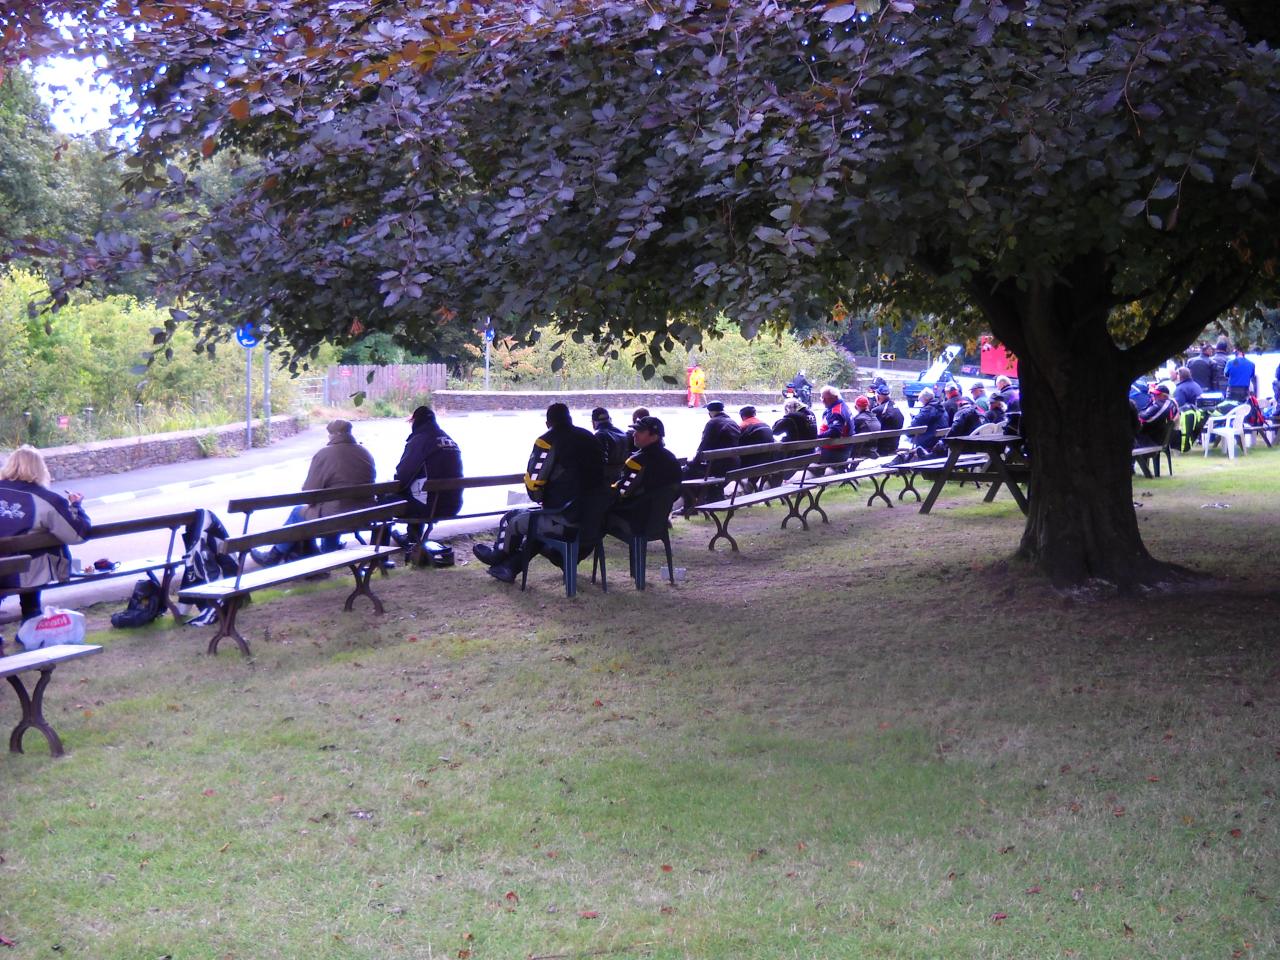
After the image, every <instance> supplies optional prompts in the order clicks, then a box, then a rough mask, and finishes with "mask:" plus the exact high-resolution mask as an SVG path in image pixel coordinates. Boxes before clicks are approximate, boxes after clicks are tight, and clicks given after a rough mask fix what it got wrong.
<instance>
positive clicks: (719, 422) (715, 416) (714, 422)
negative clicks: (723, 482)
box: [684, 400, 742, 478]
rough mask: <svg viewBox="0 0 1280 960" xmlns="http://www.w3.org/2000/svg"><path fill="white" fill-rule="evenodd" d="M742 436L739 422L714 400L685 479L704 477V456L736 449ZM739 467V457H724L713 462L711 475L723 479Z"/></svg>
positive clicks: (720, 403)
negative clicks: (711, 451)
mask: <svg viewBox="0 0 1280 960" xmlns="http://www.w3.org/2000/svg"><path fill="white" fill-rule="evenodd" d="M741 435H742V429H741V428H740V427H739V426H738V424H737V421H735V420H734V419H732V418H731V417H730V416H729V415H728V414H727V413H725V412H724V404H723V403H722V402H721V401H719V400H712V401H711V402H710V403H708V404H707V423H706V426H704V427H703V428H702V440H701V441H700V442H699V443H698V449H697V452H695V453H694V455H693V456H692V457H690V458H689V465H688V466H686V467H685V469H684V475H685V477H686V478H693V477H701V476H703V475H704V474H705V472H706V468H707V461H706V460H705V459H704V458H703V456H702V455H703V454H704V453H706V452H707V451H708V450H725V449H728V448H729V447H736V446H737V445H738V439H739V437H741ZM737 466H738V459H737V457H724V458H722V459H720V460H715V461H712V464H711V475H712V476H715V477H723V476H724V475H725V474H726V473H728V472H729V471H730V470H733V469H735V468H736V467H737Z"/></svg>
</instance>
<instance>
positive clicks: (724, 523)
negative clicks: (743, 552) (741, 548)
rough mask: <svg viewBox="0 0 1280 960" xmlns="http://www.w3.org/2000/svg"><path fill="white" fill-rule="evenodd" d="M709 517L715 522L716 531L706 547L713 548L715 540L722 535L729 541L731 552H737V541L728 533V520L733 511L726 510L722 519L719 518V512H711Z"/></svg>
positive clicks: (731, 516) (730, 518)
mask: <svg viewBox="0 0 1280 960" xmlns="http://www.w3.org/2000/svg"><path fill="white" fill-rule="evenodd" d="M711 519H712V520H714V521H715V522H716V532H715V534H714V536H712V538H711V542H710V543H708V544H707V549H708V550H714V549H715V548H716V541H717V540H719V539H720V538H721V537H724V538H725V539H726V540H728V541H729V546H730V547H732V548H733V552H734V553H737V552H738V541H737V540H735V539H733V536H732V535H731V534H730V533H729V521H730V520H732V519H733V511H732V510H727V511H726V512H725V515H724V519H723V520H721V519H720V514H719V513H712V514H711Z"/></svg>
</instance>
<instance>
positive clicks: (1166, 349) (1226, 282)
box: [1121, 268, 1257, 376]
mask: <svg viewBox="0 0 1280 960" xmlns="http://www.w3.org/2000/svg"><path fill="white" fill-rule="evenodd" d="M1256 275H1257V271H1256V269H1253V268H1245V269H1241V270H1237V271H1230V272H1227V273H1212V274H1209V275H1208V276H1206V277H1204V278H1203V279H1202V280H1201V281H1200V282H1199V283H1197V284H1196V286H1195V289H1194V290H1192V292H1191V296H1190V297H1188V298H1187V302H1186V303H1184V304H1183V305H1182V308H1181V309H1180V310H1179V311H1178V313H1177V315H1176V316H1175V317H1174V318H1173V320H1171V321H1170V322H1169V323H1168V324H1166V325H1164V326H1160V327H1155V326H1153V327H1151V328H1150V329H1149V330H1148V331H1147V335H1146V336H1145V337H1143V338H1142V339H1141V340H1140V341H1138V343H1136V344H1134V345H1133V346H1132V347H1130V348H1129V349H1128V350H1124V351H1121V352H1122V355H1123V356H1124V357H1125V358H1127V360H1128V362H1129V366H1130V372H1131V373H1132V374H1133V375H1134V376H1137V375H1138V374H1140V373H1142V372H1144V371H1146V370H1150V369H1152V368H1153V367H1155V366H1156V364H1158V363H1160V362H1162V361H1164V360H1166V359H1168V357H1169V355H1170V354H1171V353H1174V352H1176V351H1178V350H1181V349H1182V348H1183V347H1185V346H1186V345H1187V344H1188V343H1190V342H1191V341H1192V340H1193V339H1195V336H1196V334H1198V333H1199V332H1200V331H1201V330H1203V329H1204V328H1205V327H1207V326H1208V325H1209V324H1210V323H1211V322H1212V321H1213V319H1214V318H1215V317H1218V316H1220V315H1221V314H1222V313H1224V312H1225V311H1226V310H1227V309H1229V308H1230V307H1231V306H1232V305H1233V304H1235V302H1236V301H1237V300H1239V299H1240V297H1242V296H1243V295H1244V292H1245V291H1246V290H1248V289H1249V286H1250V285H1251V284H1252V283H1253V281H1254V278H1255V276H1256Z"/></svg>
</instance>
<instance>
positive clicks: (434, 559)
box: [421, 540, 453, 567]
mask: <svg viewBox="0 0 1280 960" xmlns="http://www.w3.org/2000/svg"><path fill="white" fill-rule="evenodd" d="M421 566H424V567H425V566H432V567H452V566H453V547H451V546H449V545H448V544H447V543H441V542H440V541H439V540H426V541H424V542H423V544H422V560H421Z"/></svg>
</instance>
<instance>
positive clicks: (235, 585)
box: [178, 491, 400, 657]
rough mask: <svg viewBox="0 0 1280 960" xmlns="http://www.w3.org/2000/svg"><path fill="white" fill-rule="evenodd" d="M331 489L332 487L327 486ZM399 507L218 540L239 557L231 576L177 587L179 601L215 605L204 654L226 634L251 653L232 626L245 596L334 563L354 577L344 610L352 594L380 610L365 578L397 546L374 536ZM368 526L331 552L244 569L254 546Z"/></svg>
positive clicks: (324, 570)
mask: <svg viewBox="0 0 1280 960" xmlns="http://www.w3.org/2000/svg"><path fill="white" fill-rule="evenodd" d="M327 492H329V493H331V492H332V491H327ZM399 508H400V504H399V503H388V504H383V505H381V506H376V507H366V508H365V509H363V510H352V511H350V512H348V513H338V514H334V515H333V516H331V517H323V518H321V519H319V520H304V521H303V522H302V523H295V524H290V525H287V526H281V527H276V528H273V529H271V530H261V531H259V532H257V533H246V534H242V535H241V536H239V537H232V538H230V539H228V540H225V541H223V544H222V549H223V550H224V551H225V552H226V553H229V554H231V555H233V556H237V557H238V567H237V570H236V575H235V577H234V578H232V577H226V578H224V579H222V580H214V581H212V582H210V583H202V584H198V585H193V586H190V587H185V588H183V589H182V590H180V591H179V592H178V599H179V600H180V601H181V602H183V603H212V604H214V605H216V606H217V608H218V629H217V632H216V633H215V634H214V635H213V637H212V638H211V639H210V640H209V648H208V652H209V654H211V655H213V654H216V653H217V652H218V644H219V643H220V642H221V641H222V640H223V639H224V638H225V637H230V638H231V639H232V640H234V641H235V642H236V645H237V646H238V647H239V648H240V652H241V653H243V654H244V655H245V656H246V657H247V656H249V655H250V651H249V643H248V641H247V640H245V638H244V637H243V635H241V633H240V631H239V629H238V628H237V626H236V614H237V613H239V611H240V608H241V607H242V606H243V605H244V604H245V603H246V602H248V600H249V598H250V597H251V596H252V595H253V594H254V593H256V592H257V591H259V590H266V589H269V588H271V587H278V586H281V585H283V584H286V583H289V582H291V581H293V580H299V579H302V578H304V577H310V576H317V575H320V574H327V573H328V572H329V571H331V570H336V569H338V568H339V567H347V568H349V569H350V570H351V574H352V576H353V577H354V578H355V589H354V590H352V591H351V594H350V595H349V596H348V597H347V600H346V603H345V604H344V606H343V609H344V610H348V611H349V610H351V608H352V606H353V605H354V603H355V600H356V597H360V596H364V597H368V598H369V600H370V601H371V602H372V603H373V607H374V610H375V611H376V612H377V613H379V614H381V613H382V612H383V606H382V601H381V600H379V599H378V597H377V596H376V595H375V594H374V593H373V591H372V590H370V589H369V579H370V577H372V575H373V571H374V570H375V569H376V568H377V567H378V566H379V563H380V561H381V560H383V559H384V558H386V557H389V556H391V555H393V554H395V553H396V552H397V551H399V549H400V548H399V547H397V546H394V545H383V543H384V542H385V541H381V538H380V536H379V534H380V532H381V529H382V528H384V527H386V526H387V525H388V524H390V523H391V522H392V520H393V519H394V517H395V516H396V513H397V512H398V510H399ZM364 530H370V531H372V532H373V533H374V535H373V536H372V537H371V538H370V542H369V543H361V544H357V545H355V546H347V547H344V548H343V549H340V550H334V551H332V552H330V553H318V554H314V555H312V556H306V557H299V558H298V559H297V560H290V561H288V562H286V563H278V564H275V565H274V566H270V567H264V568H263V569H260V570H252V571H250V572H248V573H245V570H244V564H245V558H246V557H247V556H248V555H249V551H250V550H252V549H253V548H255V547H267V546H272V545H274V544H277V543H289V542H292V541H295V540H311V539H315V538H316V537H325V536H332V535H335V534H343V533H358V532H360V531H364Z"/></svg>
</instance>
